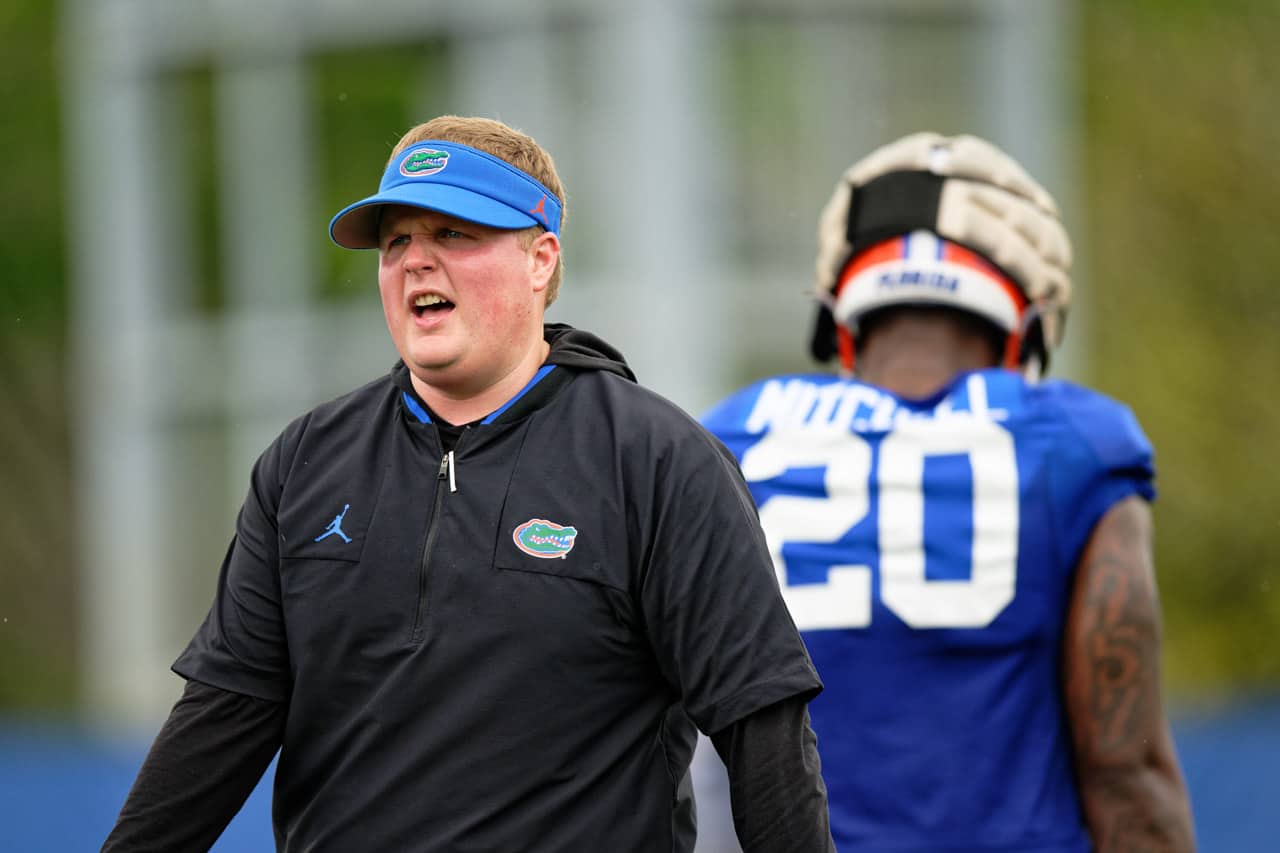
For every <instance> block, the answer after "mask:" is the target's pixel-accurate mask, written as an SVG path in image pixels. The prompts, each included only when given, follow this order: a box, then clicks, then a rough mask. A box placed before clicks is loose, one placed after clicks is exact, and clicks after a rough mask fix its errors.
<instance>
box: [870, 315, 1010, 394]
mask: <svg viewBox="0 0 1280 853" xmlns="http://www.w3.org/2000/svg"><path fill="white" fill-rule="evenodd" d="M995 363H996V361H995V358H994V357H993V354H992V352H991V346H990V344H988V343H987V341H986V340H985V339H983V338H982V337H980V336H977V335H973V334H970V333H967V332H966V331H965V330H963V329H961V328H960V327H958V326H956V325H953V324H949V323H939V322H929V321H924V322H919V321H916V320H915V319H914V318H905V319H904V321H900V322H899V321H895V322H892V323H889V324H886V325H885V326H884V327H882V328H877V329H876V330H875V331H874V332H873V333H872V334H871V335H870V336H869V337H868V339H867V340H866V341H865V342H864V343H863V346H862V348H861V352H859V353H858V360H857V375H858V378H859V379H861V380H862V381H864V382H869V383H871V384H873V385H878V386H880V387H881V388H885V389H887V390H889V391H892V392H893V393H895V394H897V395H898V396H900V397H906V398H908V399H921V398H924V397H930V396H932V395H933V394H936V393H937V392H938V391H939V390H941V389H942V388H943V387H945V386H946V385H947V384H948V383H950V382H951V381H952V380H953V379H954V378H955V377H956V376H957V375H958V374H960V373H965V372H967V371H970V370H982V369H985V368H988V367H993V366H995Z"/></svg>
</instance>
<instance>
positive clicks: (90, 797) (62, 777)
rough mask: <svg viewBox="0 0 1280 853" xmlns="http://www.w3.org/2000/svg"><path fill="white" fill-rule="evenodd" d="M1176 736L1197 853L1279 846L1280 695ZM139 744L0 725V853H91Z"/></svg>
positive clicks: (237, 851)
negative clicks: (1188, 797) (1188, 792)
mask: <svg viewBox="0 0 1280 853" xmlns="http://www.w3.org/2000/svg"><path fill="white" fill-rule="evenodd" d="M1174 735H1175V739H1176V741H1177V744H1178V752H1179V755H1180V756H1181V758H1182V763H1183V769H1184V770H1185V772H1186V775H1187V783H1188V786H1189V788H1190V791H1191V802H1192V808H1193V811H1194V813H1195V818H1196V834H1197V837H1198V839H1199V842H1200V850H1201V853H1273V851H1275V850H1276V849H1277V839H1280V809H1277V808H1276V805H1277V793H1276V792H1277V790H1280V786H1278V785H1277V774H1278V773H1280V770H1278V769H1277V768H1278V767H1280V697H1270V698H1267V699H1260V700H1258V701H1256V702H1252V703H1248V704H1242V705H1238V706H1235V707H1232V708H1229V709H1220V710H1218V711H1215V712H1214V713H1212V714H1197V715H1182V716H1179V717H1177V718H1176V720H1175V725H1174ZM146 746H147V744H146V743H144V742H141V741H138V740H136V739H135V740H128V741H120V740H106V739H102V738H101V737H93V736H89V735H86V734H83V733H79V734H78V733H75V732H72V731H69V730H66V729H60V728H55V727H50V726H47V725H41V726H33V725H24V724H18V723H12V722H11V723H9V724H7V725H5V724H0V813H2V814H3V817H2V818H0V850H5V851H14V853H76V851H93V850H97V849H98V848H99V847H100V846H101V844H102V841H103V840H104V839H105V838H106V835H107V833H108V832H109V831H110V829H111V826H112V824H113V823H114V821H115V817H116V814H117V813H118V811H119V809H120V806H121V804H122V803H123V802H124V798H125V795H126V794H127V793H128V790H129V786H130V785H131V784H132V783H133V777H134V774H135V773H136V772H137V768H138V765H139V764H140V763H141V761H142V757H143V755H144V754H145V750H146ZM272 767H273V769H274V765H273V766H272ZM271 779H272V775H271V772H270V771H268V773H267V775H266V776H264V777H263V781H262V783H261V784H259V785H258V787H257V789H256V790H255V791H254V792H253V794H252V795H251V796H250V798H249V801H248V802H247V803H246V804H245V806H244V808H243V809H242V810H241V812H240V814H239V816H237V817H236V819H235V820H234V821H232V823H231V825H230V826H229V827H228V828H227V831H226V832H225V833H224V834H223V836H222V838H221V839H219V841H218V843H217V844H216V845H215V846H214V848H213V849H214V851H217V852H218V853H259V851H262V853H266V851H271V850H273V849H274V845H273V842H272V834H271V795H270V785H271ZM707 784H709V783H706V782H704V785H703V789H702V790H700V792H699V802H700V803H701V804H703V805H704V806H705V805H706V804H708V803H710V804H711V806H713V807H714V808H702V809H700V812H699V824H700V827H701V829H700V834H699V846H698V853H737V847H736V845H734V844H733V842H732V833H731V830H729V829H728V828H727V826H726V821H727V820H728V818H727V813H726V811H725V799H724V796H723V792H722V791H719V790H710V791H708V790H706V785H707ZM708 812H710V813H709V814H708Z"/></svg>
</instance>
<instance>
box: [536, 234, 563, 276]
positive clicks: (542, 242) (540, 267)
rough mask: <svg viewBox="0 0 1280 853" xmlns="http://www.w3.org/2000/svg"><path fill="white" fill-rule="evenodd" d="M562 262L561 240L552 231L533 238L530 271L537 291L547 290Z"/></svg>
mask: <svg viewBox="0 0 1280 853" xmlns="http://www.w3.org/2000/svg"><path fill="white" fill-rule="evenodd" d="M559 261H560V238H559V237H557V236H556V235H555V234H552V233H551V232H550V231H543V232H542V233H541V234H539V235H538V236H537V237H535V238H533V243H532V244H531V245H530V246H529V271H530V273H532V277H533V284H534V289H535V290H546V288H547V285H548V284H549V283H550V282H551V275H552V273H554V272H555V270H556V264H557V263H559Z"/></svg>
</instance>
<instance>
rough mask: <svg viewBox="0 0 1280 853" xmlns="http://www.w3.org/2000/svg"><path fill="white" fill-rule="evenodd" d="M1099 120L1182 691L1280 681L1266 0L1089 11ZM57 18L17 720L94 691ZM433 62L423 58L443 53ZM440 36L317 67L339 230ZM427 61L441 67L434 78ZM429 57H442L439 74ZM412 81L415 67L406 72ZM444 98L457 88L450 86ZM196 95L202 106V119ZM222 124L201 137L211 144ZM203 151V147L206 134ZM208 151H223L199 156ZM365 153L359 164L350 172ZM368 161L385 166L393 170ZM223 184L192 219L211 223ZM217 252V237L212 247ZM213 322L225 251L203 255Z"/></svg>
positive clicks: (13, 459)
mask: <svg viewBox="0 0 1280 853" xmlns="http://www.w3.org/2000/svg"><path fill="white" fill-rule="evenodd" d="M1081 9H1082V12H1083V23H1084V28H1083V38H1082V40H1081V42H1080V44H1081V50H1082V56H1081V57H1080V61H1081V67H1082V69H1083V73H1082V75H1081V79H1082V80H1083V81H1084V86H1085V88H1084V90H1083V91H1082V92H1081V103H1082V106H1083V112H1082V115H1083V119H1084V121H1083V125H1082V126H1081V154H1082V157H1083V159H1084V162H1083V163H1082V166H1081V168H1080V169H1078V170H1077V171H1078V173H1079V174H1081V175H1083V176H1085V186H1084V188H1083V193H1082V200H1083V201H1084V202H1085V204H1086V205H1087V208H1086V213H1087V215H1086V216H1085V217H1083V221H1085V222H1087V232H1086V233H1084V234H1081V235H1080V236H1079V237H1078V242H1080V243H1081V245H1082V246H1083V247H1085V248H1086V251H1085V252H1084V255H1085V257H1086V258H1087V262H1088V264H1089V269H1087V270H1086V271H1085V272H1086V273H1087V279H1088V281H1089V283H1090V288H1089V290H1088V293H1086V294H1084V295H1083V296H1082V298H1083V299H1087V300H1088V302H1089V309H1090V315H1091V332H1092V343H1093V346H1094V349H1095V352H1094V353H1092V354H1091V357H1090V359H1089V361H1090V363H1091V364H1092V365H1093V376H1092V377H1091V379H1092V380H1093V382H1094V384H1096V385H1097V386H1098V387H1099V388H1100V389H1101V390H1103V391H1106V392H1108V393H1111V394H1114V395H1116V396H1117V397H1119V398H1121V399H1123V400H1125V401H1126V402H1128V403H1129V404H1130V405H1132V406H1133V408H1134V410H1135V411H1136V412H1137V414H1138V415H1139V417H1140V418H1141V419H1142V422H1143V424H1144V426H1145V427H1146V429H1147V431H1148V432H1149V434H1150V435H1151V437H1152V440H1153V441H1154V443H1155V445H1156V448H1157V462H1158V465H1159V469H1160V480H1159V484H1160V489H1161V497H1160V500H1159V501H1158V503H1157V505H1156V516H1157V568H1158V571H1159V573H1160V578H1161V583H1162V589H1163V597H1164V605H1165V612H1166V624H1165V628H1166V638H1167V646H1166V648H1167V660H1168V664H1167V672H1168V674H1169V678H1170V683H1171V685H1172V686H1173V688H1174V689H1175V691H1176V692H1177V693H1178V694H1179V695H1181V696H1183V697H1187V696H1189V695H1191V694H1192V693H1193V692H1196V691H1213V692H1231V691H1241V690H1249V689H1259V688H1272V689H1274V688H1275V687H1276V686H1277V685H1280V655H1277V654H1275V653H1274V652H1271V651H1269V649H1270V648H1271V646H1272V642H1271V639H1272V638H1273V637H1275V636H1277V635H1280V578H1277V577H1276V572H1275V563H1276V558H1275V557H1274V556H1273V554H1274V553H1275V548H1274V547H1273V545H1272V543H1273V541H1274V540H1275V539H1276V537H1277V535H1278V534H1280V501H1277V499H1276V492H1277V489H1276V488H1275V487H1274V486H1272V483H1271V477H1270V475H1269V463H1267V461H1266V458H1267V452H1268V450H1269V444H1270V441H1272V440H1274V436H1276V435H1277V434H1278V433H1280V401H1277V399H1276V398H1275V397H1273V396H1271V395H1270V394H1269V393H1268V392H1267V389H1268V388H1269V387H1271V386H1270V382H1271V381H1273V377H1274V373H1275V370H1276V368H1277V367H1278V366H1280V336H1277V335H1276V334H1274V333H1273V332H1272V329H1273V328H1274V327H1275V326H1276V325H1277V322H1278V321H1280V292H1278V291H1277V290H1276V289H1275V288H1274V286H1273V284H1272V278H1273V276H1274V273H1273V270H1276V269H1280V241H1277V240H1276V239H1275V238H1274V236H1273V230H1274V229H1275V227H1276V223H1278V222H1280V215H1278V214H1280V210H1277V207H1280V161H1278V160H1277V155H1276V154H1275V152H1276V151H1278V150H1280V113H1277V112H1276V111H1275V110H1274V109H1273V108H1270V107H1268V106H1267V105H1268V104H1270V103H1272V99H1273V98H1274V93H1275V92H1276V91H1277V90H1280V64H1278V63H1277V62H1276V61H1275V60H1274V59H1273V58H1272V53H1273V51H1272V49H1271V47H1270V46H1271V45H1272V44H1273V43H1275V42H1276V41H1277V40H1280V5H1278V4H1276V3H1275V2H1274V0H1216V2H1213V3H1210V2H1208V0H1128V2H1112V0H1082V2H1081ZM56 13H57V9H56V5H55V4H54V3H53V2H51V0H8V2H6V3H3V4H0V63H3V66H2V67H3V72H4V73H2V74H0V96H2V97H3V103H4V104H5V120H4V121H2V122H0V162H2V163H4V167H5V168H4V169H3V170H0V537H3V538H2V539H0V542H2V543H3V552H2V553H3V557H0V712H3V711H14V710H32V709H46V710H47V709H63V710H68V709H70V708H72V707H73V706H74V702H75V695H76V677H75V676H76V672H75V664H76V648H77V642H78V640H77V636H76V633H77V618H76V617H77V603H76V596H75V592H76V586H75V568H74V554H75V548H74V542H73V538H72V537H73V531H74V529H75V526H74V524H73V512H74V506H73V495H72V493H71V485H70V483H71V478H70V472H71V464H72V463H71V458H72V449H71V447H70V440H69V429H68V424H69V423H70V418H71V417H73V416H74V417H90V416H91V413H82V412H74V411H73V403H72V401H69V400H68V399H67V397H66V394H65V390H64V388H65V378H64V377H65V376H66V371H67V370H68V369H74V366H73V365H68V364H66V363H65V356H64V354H63V353H64V347H63V344H64V338H65V335H66V331H65V327H64V322H65V315H66V313H67V306H68V298H69V289H68V286H67V281H66V276H67V268H66V260H65V255H66V249H67V246H68V245H69V241H70V240H73V239H74V235H68V234H66V231H65V225H64V204H65V200H66V199H68V198H72V197H73V196H74V190H73V189H68V188H66V187H64V186H63V176H64V169H63V164H62V152H63V151H64V150H65V147H66V146H68V145H72V144H90V143H91V141H86V140H66V139H63V138H62V137H61V134H60V128H59V124H60V122H59V109H60V104H59V97H58V96H59V91H58V85H59V67H60V59H59V57H58V55H57V48H58V44H57V38H56V33H57V26H56V23H57V17H56ZM428 47H429V46H428ZM442 49H443V48H441V46H439V45H436V46H434V47H431V48H430V49H424V46H420V45H419V46H414V45H406V46H403V47H402V48H397V49H384V48H377V49H370V50H367V51H359V52H356V53H352V54H332V55H328V56H321V57H317V58H316V61H315V63H314V66H313V69H312V70H313V76H312V80H311V85H312V87H313V93H314V97H315V98H316V104H315V106H316V113H315V114H316V116H317V124H318V127H317V132H318V133H319V135H320V137H321V139H322V140H324V141H325V142H324V145H323V147H322V151H321V152H320V158H319V159H320V162H319V163H318V164H317V165H318V167H319V168H320V169H321V170H322V173H323V174H325V175H328V176H330V177H329V178H328V181H329V183H328V184H327V185H326V187H325V188H324V190H323V192H322V193H321V194H320V197H319V198H318V199H317V203H318V204H319V205H320V207H321V208H322V209H319V210H318V211H317V213H316V221H317V222H318V223H319V224H320V225H323V222H324V221H325V220H326V219H327V215H328V213H329V212H331V211H332V210H333V209H334V208H335V207H336V206H337V205H338V204H339V203H340V202H341V201H343V200H345V199H347V198H350V197H354V196H355V195H358V194H359V193H360V192H363V190H364V188H365V187H366V186H367V184H368V181H369V180H371V178H372V176H371V175H370V174H369V170H368V169H367V168H363V167H362V168H361V169H359V170H351V169H347V168H345V167H344V166H343V163H345V162H347V160H348V158H350V155H351V152H352V151H355V150H374V149H379V150H380V147H385V148H386V149H387V150H389V148H390V146H391V144H392V143H393V142H394V140H395V137H397V136H398V135H399V132H400V131H401V130H403V129H405V128H407V127H408V126H409V124H410V123H412V122H413V121H416V120H418V119H419V118H421V117H422V116H424V115H428V114H431V113H433V112H434V111H446V110H450V109H454V110H458V111H462V112H465V111H466V106H465V105H458V104H452V103H433V104H424V103H422V102H421V101H420V96H419V95H417V94H415V93H414V85H413V84H414V81H415V79H419V80H420V79H426V77H424V76H420V77H418V78H414V77H413V76H412V75H413V74H414V73H418V74H420V75H427V74H430V73H436V72H439V71H440V70H441V69H442V68H447V67H448V63H447V62H445V61H443V59H442V54H441V50H442ZM424 55H431V56H434V57H435V59H433V60H428V66H427V67H424V66H423V65H422V63H423V61H424V60H423V57H424ZM430 62H436V63H438V64H437V65H430V64H429V63H430ZM406 67H412V68H413V69H414V70H413V71H409V72H405V70H404V69H405V68H406ZM182 85H186V86H189V87H190V88H191V91H192V98H193V99H194V101H193V104H194V105H193V107H192V113H193V115H195V116H197V117H199V116H208V115H209V114H210V113H211V111H210V109H209V108H208V105H207V102H208V101H209V98H210V90H209V86H210V81H209V79H208V77H207V72H205V71H201V70H200V69H193V70H191V71H190V72H189V76H188V77H187V78H186V80H185V81H184V82H183V83H182ZM433 91H439V92H447V91H448V87H437V88H436V89H435V90H433ZM201 104H203V105H204V106H201ZM205 129H206V125H203V124H201V125H196V126H193V130H192V134H193V137H195V138H197V139H199V138H211V137H212V136H213V134H212V133H207V132H204V131H205ZM193 144H194V143H193ZM204 159H212V158H204ZM351 159H353V160H354V161H356V162H361V163H365V162H368V160H367V158H366V157H364V156H361V157H360V158H351ZM375 160H376V157H375ZM216 191H217V188H216V186H214V184H213V179H212V177H211V176H210V177H208V179H207V180H206V181H205V182H204V183H202V184H201V185H200V188H199V193H198V195H199V198H198V199H197V203H198V204H199V205H201V207H202V210H203V211H204V213H203V214H202V215H201V218H200V222H202V223H204V224H205V225H209V226H210V227H208V228H204V229H202V231H204V232H207V233H209V234H215V233H216V232H217V229H216V227H213V226H214V225H215V224H216V197H215V195H216ZM211 239H212V238H211ZM197 248H198V249H199V251H200V262H201V263H202V264H203V265H205V266H207V267H208V268H207V269H206V270H205V273H206V274H207V278H208V286H207V287H206V288H205V290H204V291H203V292H202V295H201V305H200V306H199V307H200V308H203V309H216V307H217V303H218V299H219V295H218V290H217V281H218V279H219V276H220V273H219V270H218V267H217V255H218V251H217V246H216V244H214V243H212V242H211V243H210V244H209V245H207V246H206V245H201V246H199V247H197ZM357 263H358V262H357V261H354V260H352V259H351V253H345V254H344V253H340V252H337V251H333V252H330V253H329V254H328V255H326V256H325V257H323V258H322V259H321V264H322V266H321V267H320V269H321V270H322V275H321V278H322V281H321V282H319V283H318V286H319V288H320V291H321V293H322V294H323V295H324V296H325V297H326V298H338V299H344V298H350V297H355V296H357V295H358V294H360V293H363V291H364V289H365V288H366V287H367V284H366V271H365V270H363V268H359V267H357V266H353V265H354V264H357Z"/></svg>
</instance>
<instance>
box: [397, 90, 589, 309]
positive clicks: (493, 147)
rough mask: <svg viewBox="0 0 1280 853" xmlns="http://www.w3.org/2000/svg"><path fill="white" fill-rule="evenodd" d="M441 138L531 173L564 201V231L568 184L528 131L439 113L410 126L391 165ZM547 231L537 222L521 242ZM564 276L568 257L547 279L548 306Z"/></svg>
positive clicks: (522, 234) (527, 242)
mask: <svg viewBox="0 0 1280 853" xmlns="http://www.w3.org/2000/svg"><path fill="white" fill-rule="evenodd" d="M428 139H438V140H440V141H441V142H456V143H458V144H460V145H470V146H471V147H472V148H476V149H478V150H480V151H483V152H485V153H486V154H492V155H493V156H494V157H497V158H498V159H499V160H504V161H506V162H508V163H510V164H511V165H512V166H515V167H516V168H517V169H519V170H520V171H522V172H524V173H525V174H527V175H529V176H531V177H532V178H534V179H535V180H537V181H538V182H539V183H541V184H542V185H543V186H544V187H546V188H547V189H549V190H551V192H552V193H553V194H554V195H555V197H556V198H557V199H559V200H560V229H561V233H563V231H564V223H565V220H566V219H567V218H568V215H569V206H568V203H567V201H566V199H565V193H564V185H563V184H561V183H560V176H559V175H558V174H557V173H556V164H555V162H554V161H553V160H552V159H551V155H550V154H549V153H547V151H546V150H545V149H543V147H542V146H541V145H539V144H538V143H537V142H535V141H534V139H533V137H531V136H529V135H528V134H525V133H521V132H520V131H518V130H516V129H515V128H512V127H508V126H507V125H505V124H503V123H502V122H500V121H495V120H493V119H490V118H478V117H472V116H453V115H447V116H437V117H436V118H433V119H431V120H430V121H425V122H423V123H422V124H420V125H418V126H417V127H413V128H410V129H409V131H408V132H406V133H405V135H404V136H402V137H400V141H399V142H397V143H396V147H395V148H394V149H393V150H392V152H391V157H390V159H389V160H388V161H387V163H388V165H390V164H391V163H393V162H395V159H396V157H398V156H400V154H401V153H402V152H403V151H404V150H405V149H406V148H408V147H409V146H410V145H416V144H418V143H419V142H425V141H426V140H428ZM542 231H543V229H542V227H541V226H538V225H533V226H530V227H529V228H525V229H523V230H521V231H520V241H521V244H522V245H523V246H524V247H525V248H526V249H527V248H529V247H530V246H531V245H533V241H534V238H536V237H537V236H538V235H539V234H541V233H542ZM563 277H564V256H563V255H561V256H560V259H559V260H558V261H557V262H556V268H555V270H554V271H553V272H552V273H551V279H550V281H548V282H547V303H546V304H547V305H550V304H551V303H552V302H555V300H556V296H558V295H559V293H560V280H561V279H562V278H563Z"/></svg>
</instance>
